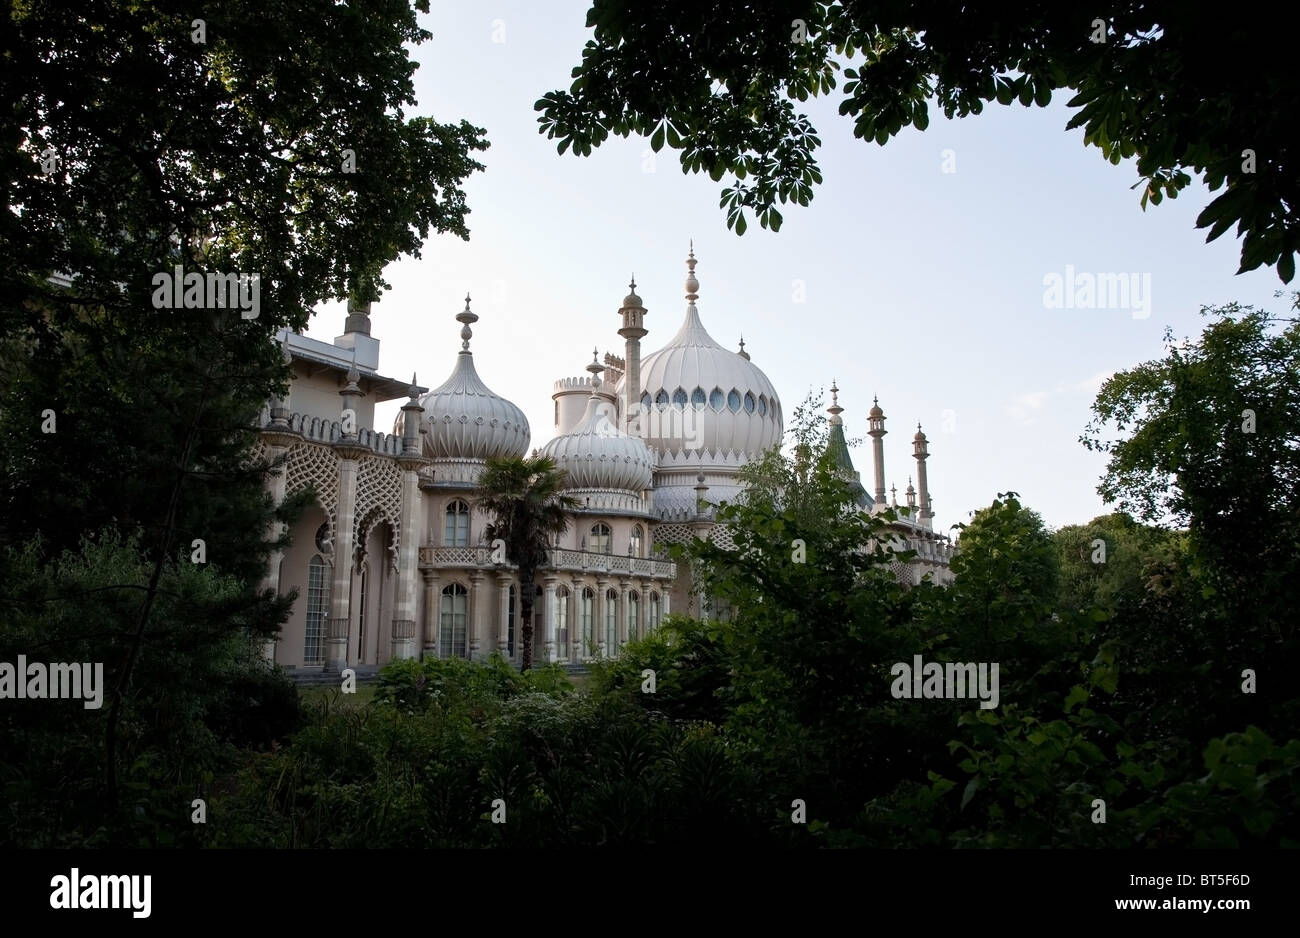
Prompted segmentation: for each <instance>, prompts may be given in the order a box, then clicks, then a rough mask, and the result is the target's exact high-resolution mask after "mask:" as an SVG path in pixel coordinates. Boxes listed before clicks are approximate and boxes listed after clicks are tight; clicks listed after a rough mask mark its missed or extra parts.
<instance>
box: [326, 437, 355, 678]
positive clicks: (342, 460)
mask: <svg viewBox="0 0 1300 938" xmlns="http://www.w3.org/2000/svg"><path fill="white" fill-rule="evenodd" d="M338 452H339V502H338V509H337V511H336V512H335V515H334V526H335V530H334V577H333V582H332V583H331V585H330V618H329V638H328V640H327V642H326V648H325V670H327V671H342V670H343V669H344V668H346V667H347V666H348V647H349V646H350V644H351V641H350V639H351V635H350V627H351V617H350V615H349V613H350V610H351V606H352V564H353V560H354V558H353V552H354V547H355V545H354V543H353V530H352V529H353V527H354V523H355V520H356V518H355V515H356V504H357V464H358V460H359V459H360V457H361V455H362V452H363V451H362V450H360V449H356V448H353V447H348V446H340V447H339V450H338Z"/></svg>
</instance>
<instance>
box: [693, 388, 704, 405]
mask: <svg viewBox="0 0 1300 938" xmlns="http://www.w3.org/2000/svg"><path fill="white" fill-rule="evenodd" d="M706 401H707V398H706V397H705V395H704V388H696V389H695V390H694V391H692V392H691V403H692V404H694V405H695V406H696V407H703V406H704V404H705V402H706Z"/></svg>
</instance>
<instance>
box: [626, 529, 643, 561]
mask: <svg viewBox="0 0 1300 938" xmlns="http://www.w3.org/2000/svg"><path fill="white" fill-rule="evenodd" d="M628 547H629V548H630V551H631V555H632V556H633V557H640V556H641V525H639V524H634V525H632V538H631V540H630V541H629V542H628Z"/></svg>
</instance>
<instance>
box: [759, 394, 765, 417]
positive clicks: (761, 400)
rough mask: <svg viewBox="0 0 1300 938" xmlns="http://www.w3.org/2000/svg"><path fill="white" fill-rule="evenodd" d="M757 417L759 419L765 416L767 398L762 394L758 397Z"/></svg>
mask: <svg viewBox="0 0 1300 938" xmlns="http://www.w3.org/2000/svg"><path fill="white" fill-rule="evenodd" d="M758 415H759V416H760V417H765V416H767V397H766V395H763V394H760V395H758Z"/></svg>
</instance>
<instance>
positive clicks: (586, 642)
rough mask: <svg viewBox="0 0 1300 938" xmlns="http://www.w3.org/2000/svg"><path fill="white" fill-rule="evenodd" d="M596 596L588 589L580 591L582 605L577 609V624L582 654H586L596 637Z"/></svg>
mask: <svg viewBox="0 0 1300 938" xmlns="http://www.w3.org/2000/svg"><path fill="white" fill-rule="evenodd" d="M595 614H596V594H595V593H594V592H593V591H592V590H590V589H584V590H583V591H582V604H581V605H580V606H579V607H578V624H579V627H580V628H581V629H582V653H583V654H587V653H588V650H589V649H590V648H591V643H592V642H593V641H594V640H595V637H596V632H595V629H596V620H595Z"/></svg>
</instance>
